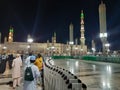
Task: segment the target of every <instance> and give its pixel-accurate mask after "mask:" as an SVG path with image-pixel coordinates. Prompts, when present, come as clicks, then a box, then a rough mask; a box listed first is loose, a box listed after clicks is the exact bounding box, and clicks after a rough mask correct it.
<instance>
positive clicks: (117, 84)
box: [54, 59, 120, 90]
mask: <svg viewBox="0 0 120 90" xmlns="http://www.w3.org/2000/svg"><path fill="white" fill-rule="evenodd" d="M54 64H55V65H58V66H61V67H63V68H65V69H67V70H70V71H71V72H72V73H73V74H75V75H76V76H78V77H79V79H80V80H82V82H83V83H85V84H86V85H87V90H120V64H114V63H105V62H93V61H83V60H73V59H68V60H54Z"/></svg>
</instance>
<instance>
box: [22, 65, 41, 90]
mask: <svg viewBox="0 0 120 90" xmlns="http://www.w3.org/2000/svg"><path fill="white" fill-rule="evenodd" d="M30 66H31V68H32V73H33V77H34V80H33V81H25V80H24V85H23V90H37V78H38V77H39V76H40V72H39V69H38V67H37V66H35V65H34V64H30ZM25 69H26V67H25Z"/></svg>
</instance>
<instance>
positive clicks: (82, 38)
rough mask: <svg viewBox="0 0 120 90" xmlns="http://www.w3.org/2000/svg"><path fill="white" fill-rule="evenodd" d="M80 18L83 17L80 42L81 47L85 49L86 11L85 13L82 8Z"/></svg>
mask: <svg viewBox="0 0 120 90" xmlns="http://www.w3.org/2000/svg"><path fill="white" fill-rule="evenodd" d="M80 18H81V23H80V24H81V28H80V32H81V37H80V42H81V49H83V48H84V46H85V37H84V32H85V30H84V13H83V10H81V16H80Z"/></svg>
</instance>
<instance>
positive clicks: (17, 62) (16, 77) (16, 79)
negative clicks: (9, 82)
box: [12, 54, 22, 89]
mask: <svg viewBox="0 0 120 90" xmlns="http://www.w3.org/2000/svg"><path fill="white" fill-rule="evenodd" d="M21 67H22V60H21V57H20V54H17V55H16V58H15V59H13V62H12V68H13V72H12V78H13V89H15V88H16V86H17V85H18V86H20V81H21Z"/></svg>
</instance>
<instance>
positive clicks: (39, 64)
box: [34, 54, 43, 84]
mask: <svg viewBox="0 0 120 90" xmlns="http://www.w3.org/2000/svg"><path fill="white" fill-rule="evenodd" d="M34 64H35V65H36V66H37V67H38V69H39V72H40V74H41V77H39V78H38V81H37V83H38V84H40V83H41V84H42V69H43V59H42V56H41V54H38V55H37V59H36V60H35V62H34Z"/></svg>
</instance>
